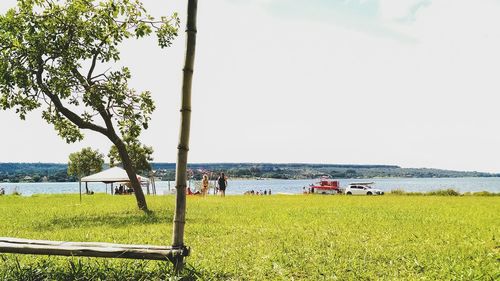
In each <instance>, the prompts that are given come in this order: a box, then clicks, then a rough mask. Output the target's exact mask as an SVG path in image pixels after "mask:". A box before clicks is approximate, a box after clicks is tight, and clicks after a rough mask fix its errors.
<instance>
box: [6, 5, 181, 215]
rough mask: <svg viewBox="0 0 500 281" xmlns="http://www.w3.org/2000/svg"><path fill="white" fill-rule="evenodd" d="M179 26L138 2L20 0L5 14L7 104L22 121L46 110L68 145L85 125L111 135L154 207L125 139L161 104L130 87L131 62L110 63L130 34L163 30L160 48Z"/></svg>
mask: <svg viewBox="0 0 500 281" xmlns="http://www.w3.org/2000/svg"><path fill="white" fill-rule="evenodd" d="M178 25H179V19H178V18H177V16H176V14H174V15H173V16H172V17H170V18H166V17H162V18H161V19H160V20H158V21H155V19H154V18H153V17H151V16H150V15H149V14H147V12H146V10H145V9H144V7H143V5H142V4H141V2H139V1H138V0H106V1H101V2H96V1H94V0H66V1H51V0H19V1H18V4H17V7H16V8H13V9H10V10H9V11H8V12H7V13H6V14H5V15H1V16H0V52H1V56H2V59H1V61H0V106H1V107H2V109H4V110H5V109H15V111H16V112H17V113H18V114H19V116H20V118H21V119H25V117H26V114H27V113H28V112H29V111H32V110H34V109H36V108H41V109H42V111H43V112H42V117H43V119H45V120H46V121H47V122H48V123H49V124H52V125H54V128H55V130H56V131H57V132H58V134H59V135H60V136H61V137H62V138H64V139H65V140H66V142H68V143H72V142H76V141H80V140H82V139H83V133H82V131H81V130H82V129H86V130H91V131H94V132H98V133H100V134H103V135H104V136H106V137H107V138H108V139H109V140H110V141H111V142H112V143H113V145H115V146H116V148H117V150H118V154H119V155H120V158H121V159H122V163H123V168H124V169H125V170H126V171H127V174H128V176H129V178H130V181H131V184H132V187H133V189H134V191H135V192H134V193H135V196H136V200H137V204H138V206H139V208H140V209H143V210H147V204H146V199H145V197H144V193H143V192H142V189H141V187H140V183H139V181H138V180H137V177H136V171H135V169H134V166H133V164H132V161H131V159H130V156H129V153H128V151H127V147H126V145H125V143H126V142H127V141H130V140H135V139H137V138H138V136H139V135H140V133H141V131H142V129H147V127H148V122H149V120H150V115H151V113H152V112H153V110H154V109H155V106H154V102H153V100H152V98H151V94H150V93H149V92H147V91H145V92H141V93H137V92H136V91H135V90H133V89H130V88H129V87H128V80H129V79H130V78H131V74H130V71H129V69H128V68H126V67H123V68H121V69H119V70H115V71H111V70H109V68H111V67H112V66H113V63H115V62H116V61H118V60H119V59H120V51H119V49H118V45H119V44H120V43H121V42H123V41H124V40H125V39H128V38H132V37H136V38H140V37H144V36H148V35H150V34H151V33H152V32H153V31H156V33H157V35H158V41H159V45H160V47H168V46H170V44H171V42H172V40H173V38H174V37H175V36H176V35H177V28H178ZM104 69H108V70H104ZM98 70H99V71H98ZM100 70H103V71H100Z"/></svg>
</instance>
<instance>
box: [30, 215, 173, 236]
mask: <svg viewBox="0 0 500 281" xmlns="http://www.w3.org/2000/svg"><path fill="white" fill-rule="evenodd" d="M172 220H173V211H162V212H161V213H159V214H158V213H157V212H153V211H148V212H142V213H140V212H120V213H106V214H102V215H96V214H92V215H75V216H64V217H54V218H50V219H47V220H44V221H39V222H36V223H34V224H33V228H34V229H35V230H37V231H46V230H53V229H69V228H82V227H100V226H110V227H113V228H121V227H126V226H130V225H148V224H160V223H165V222H171V221H172Z"/></svg>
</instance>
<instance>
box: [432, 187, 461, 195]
mask: <svg viewBox="0 0 500 281" xmlns="http://www.w3.org/2000/svg"><path fill="white" fill-rule="evenodd" d="M427 195H437V196H460V195H461V194H460V192H458V191H456V190H454V189H451V188H448V189H440V190H435V191H430V192H427Z"/></svg>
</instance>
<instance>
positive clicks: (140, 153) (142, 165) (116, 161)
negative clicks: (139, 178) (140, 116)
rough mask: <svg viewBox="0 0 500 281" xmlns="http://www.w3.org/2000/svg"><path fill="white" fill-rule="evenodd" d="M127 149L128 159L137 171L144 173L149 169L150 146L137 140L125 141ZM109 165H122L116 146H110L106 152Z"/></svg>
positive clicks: (151, 159) (151, 151)
mask: <svg viewBox="0 0 500 281" xmlns="http://www.w3.org/2000/svg"><path fill="white" fill-rule="evenodd" d="M126 146H127V151H128V153H129V155H130V160H132V164H133V165H134V168H135V169H136V171H137V173H139V174H144V173H146V172H149V171H151V164H150V162H151V161H153V148H152V147H151V146H147V145H143V144H141V143H139V142H138V141H132V142H129V143H126ZM108 157H109V165H110V166H112V167H113V166H117V165H123V164H122V161H121V158H120V154H119V153H118V149H117V148H116V146H114V145H113V146H112V147H111V149H110V150H109V153H108Z"/></svg>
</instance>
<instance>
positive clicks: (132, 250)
mask: <svg viewBox="0 0 500 281" xmlns="http://www.w3.org/2000/svg"><path fill="white" fill-rule="evenodd" d="M0 252H2V253H14V254H33V255H57V256H84V257H102V258H127V259H147V260H172V258H174V257H177V256H187V255H188V254H189V251H188V250H187V249H186V248H173V247H165V246H151V245H127V244H112V243H98V242H64V241H48V240H29V239H18V238H9V237H0Z"/></svg>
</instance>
